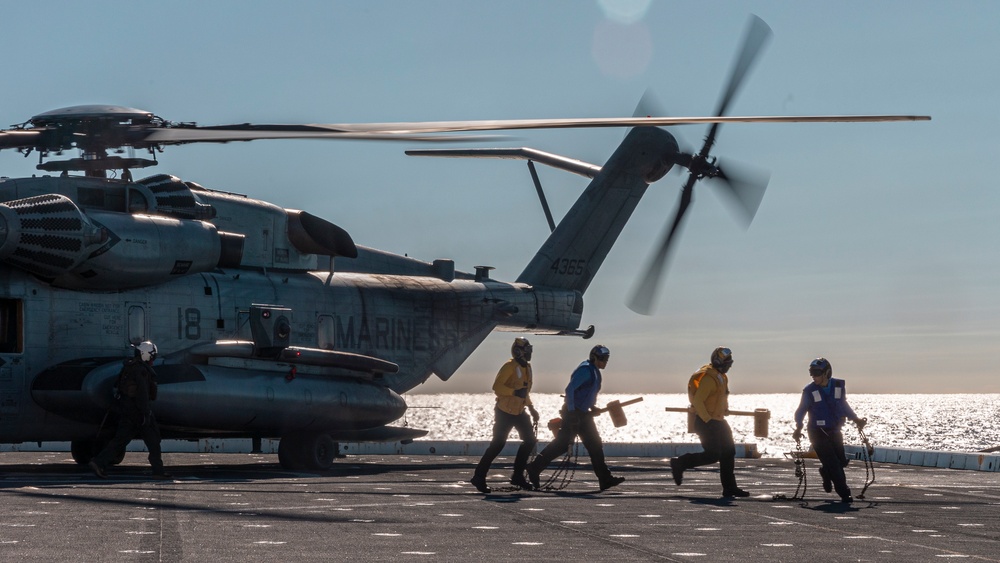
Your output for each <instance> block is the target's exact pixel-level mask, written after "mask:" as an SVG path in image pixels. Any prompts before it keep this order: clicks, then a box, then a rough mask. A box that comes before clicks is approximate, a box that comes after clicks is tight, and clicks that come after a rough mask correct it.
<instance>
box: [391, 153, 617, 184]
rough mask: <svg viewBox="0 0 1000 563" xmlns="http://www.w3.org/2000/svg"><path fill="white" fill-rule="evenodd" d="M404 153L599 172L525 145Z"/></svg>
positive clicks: (591, 173) (584, 173)
mask: <svg viewBox="0 0 1000 563" xmlns="http://www.w3.org/2000/svg"><path fill="white" fill-rule="evenodd" d="M406 154H408V155H410V156H439V157H447V158H508V159H515V160H529V161H532V162H537V163H539V164H545V165H546V166H551V167H552V168H558V169H559V170H565V171H567V172H572V173H573V174H579V175H580V176H585V177H587V178H593V177H594V176H597V175H598V174H600V173H601V167H600V166H597V165H596V164H590V163H587V162H584V161H582V160H576V159H574V158H567V157H565V156H559V155H558V154H553V153H550V152H544V151H540V150H537V149H529V148H527V147H521V148H515V149H414V150H408V151H406Z"/></svg>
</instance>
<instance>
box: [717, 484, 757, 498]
mask: <svg viewBox="0 0 1000 563" xmlns="http://www.w3.org/2000/svg"><path fill="white" fill-rule="evenodd" d="M722 496H723V497H725V498H734V497H748V496H750V493H748V492H746V491H744V490H743V489H741V488H739V487H736V488H735V489H726V490H725V491H722Z"/></svg>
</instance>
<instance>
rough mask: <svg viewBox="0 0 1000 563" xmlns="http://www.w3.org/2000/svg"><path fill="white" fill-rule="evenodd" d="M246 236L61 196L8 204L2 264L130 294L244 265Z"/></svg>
mask: <svg viewBox="0 0 1000 563" xmlns="http://www.w3.org/2000/svg"><path fill="white" fill-rule="evenodd" d="M242 249H243V235H237V234H231V233H225V232H220V231H218V230H217V229H216V227H215V226H214V225H212V224H211V223H207V222H205V221H200V220H193V219H176V218H171V217H163V216H154V215H139V214H126V213H113V212H105V211H96V210H95V211H90V212H89V213H84V211H83V210H81V209H80V208H79V207H78V206H77V205H76V204H75V203H74V202H73V201H72V200H71V199H69V198H68V197H66V196H63V195H60V194H46V195H39V196H34V197H29V198H24V199H18V200H14V201H8V202H5V203H0V260H2V261H4V262H6V263H8V264H10V265H12V266H16V267H18V268H21V269H23V270H26V271H28V272H31V273H33V274H35V275H37V276H39V277H42V278H44V279H46V280H48V281H49V282H50V283H52V284H53V285H56V286H59V287H66V288H71V289H124V288H132V287H141V286H144V285H152V284H157V283H163V282H166V281H169V280H170V279H171V277H173V276H179V275H185V274H193V273H197V272H206V271H210V270H214V269H215V268H217V267H220V266H222V267H231V266H238V265H239V264H240V258H241V255H242Z"/></svg>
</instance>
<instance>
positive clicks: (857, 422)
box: [854, 418, 868, 430]
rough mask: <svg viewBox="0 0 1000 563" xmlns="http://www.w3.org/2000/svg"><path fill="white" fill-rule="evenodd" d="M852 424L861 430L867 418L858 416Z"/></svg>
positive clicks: (866, 422)
mask: <svg viewBox="0 0 1000 563" xmlns="http://www.w3.org/2000/svg"><path fill="white" fill-rule="evenodd" d="M854 424H857V425H858V430H863V429H864V427H865V425H866V424H868V419H867V418H859V419H857V420H855V421H854Z"/></svg>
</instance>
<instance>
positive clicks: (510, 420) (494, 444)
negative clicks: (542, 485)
mask: <svg viewBox="0 0 1000 563" xmlns="http://www.w3.org/2000/svg"><path fill="white" fill-rule="evenodd" d="M512 428H517V435H518V436H520V437H521V447H519V448H518V449H517V457H515V458H514V475H515V476H523V475H524V467H525V466H526V465H527V464H528V456H529V455H531V450H533V449H535V444H537V443H538V441H537V440H536V439H535V429H534V427H533V425H532V424H531V417H530V416H528V413H526V412H524V411H523V410H522V411H521V414H510V413H509V412H504V411H502V410H500V409H499V408H494V409H493V440H492V441H491V442H490V445H489V446H488V447H487V448H486V453H484V454H483V458H482V459H480V460H479V465H477V466H476V477H482V478H484V479H485V478H486V473H487V472H488V471H489V470H490V465H492V464H493V460H494V459H496V458H497V456H498V455H500V450H502V449H503V447H504V445H505V444H507V436H509V435H510V431H511V429H512Z"/></svg>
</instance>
